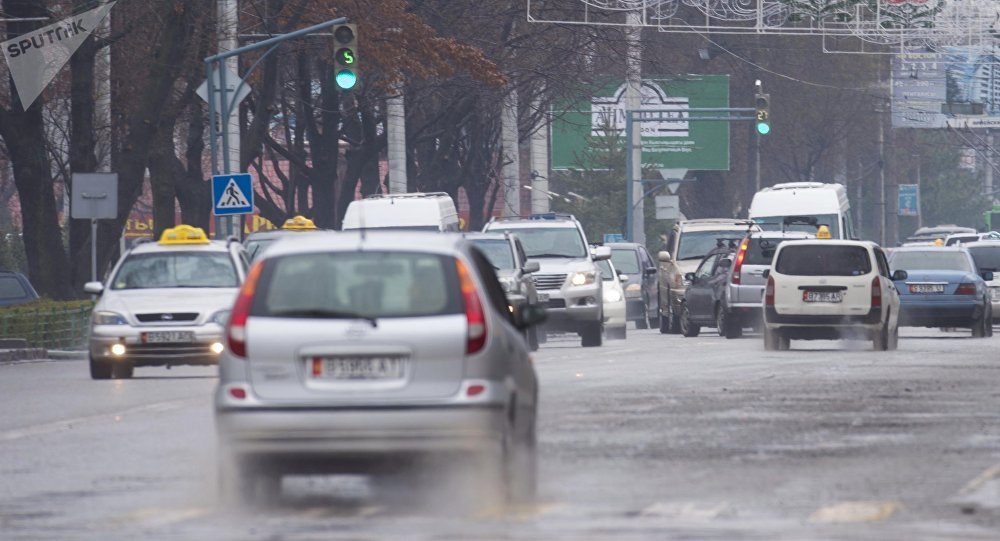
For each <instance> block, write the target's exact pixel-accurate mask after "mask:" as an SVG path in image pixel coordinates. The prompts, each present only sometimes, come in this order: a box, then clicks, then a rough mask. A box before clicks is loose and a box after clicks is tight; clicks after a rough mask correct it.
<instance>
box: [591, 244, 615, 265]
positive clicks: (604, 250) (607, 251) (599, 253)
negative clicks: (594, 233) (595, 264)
mask: <svg viewBox="0 0 1000 541" xmlns="http://www.w3.org/2000/svg"><path fill="white" fill-rule="evenodd" d="M590 254H591V256H592V257H593V258H594V261H604V260H606V259H611V248H610V247H608V246H597V247H594V248H591V249H590Z"/></svg>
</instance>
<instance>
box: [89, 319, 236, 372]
mask: <svg viewBox="0 0 1000 541" xmlns="http://www.w3.org/2000/svg"><path fill="white" fill-rule="evenodd" d="M167 332H169V333H178V334H177V335H175V336H174V337H169V338H171V340H168V341H163V342H160V341H156V338H159V337H164V336H165V335H162V334H158V333H167ZM151 337H152V338H151ZM224 337H225V331H224V329H223V328H222V326H221V325H219V324H216V323H208V324H205V325H185V326H170V327H166V326H144V327H133V326H130V325H94V326H92V327H91V329H90V348H89V349H90V356H91V358H92V359H94V360H96V361H112V362H128V363H131V364H132V365H134V366H166V365H183V364H189V365H213V364H218V362H219V353H221V351H222V349H221V348H222V347H224V344H225V341H224ZM178 338H180V340H177V339H178ZM115 344H121V345H122V346H124V348H125V351H124V353H122V354H119V355H116V354H115V353H114V352H113V351H112V348H113V346H115Z"/></svg>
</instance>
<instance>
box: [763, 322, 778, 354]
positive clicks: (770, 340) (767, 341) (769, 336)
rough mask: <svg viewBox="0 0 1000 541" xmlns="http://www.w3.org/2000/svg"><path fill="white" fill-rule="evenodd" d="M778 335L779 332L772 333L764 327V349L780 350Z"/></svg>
mask: <svg viewBox="0 0 1000 541" xmlns="http://www.w3.org/2000/svg"><path fill="white" fill-rule="evenodd" d="M778 333H779V332H778V331H772V330H771V329H769V328H767V327H766V326H765V327H764V349H765V350H766V351H777V350H778Z"/></svg>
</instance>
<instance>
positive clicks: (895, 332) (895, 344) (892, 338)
mask: <svg viewBox="0 0 1000 541" xmlns="http://www.w3.org/2000/svg"><path fill="white" fill-rule="evenodd" d="M897 348H899V325H898V324H897V325H896V326H895V327H893V329H892V334H890V335H889V349H890V350H896V349H897Z"/></svg>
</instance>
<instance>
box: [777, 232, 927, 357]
mask: <svg viewBox="0 0 1000 541" xmlns="http://www.w3.org/2000/svg"><path fill="white" fill-rule="evenodd" d="M829 237H830V233H829V231H827V230H826V229H825V228H820V230H819V231H818V232H817V234H816V239H815V240H788V241H785V242H783V243H782V244H781V245H780V246H778V250H777V252H776V253H775V255H774V262H773V265H772V267H771V269H770V270H768V271H765V274H766V275H767V285H766V286H765V289H764V348H765V349H768V350H784V349H788V348H789V342H790V340H793V339H794V340H836V339H841V338H858V339H866V340H871V341H872V343H873V344H874V348H875V349H876V350H887V349H895V348H896V345H897V342H898V340H899V311H900V308H899V307H900V301H899V294H898V293H897V292H896V287H895V285H894V283H893V281H894V280H896V281H898V280H905V279H906V277H907V275H906V271H902V270H900V271H896V272H895V273H894V274H892V275H890V274H889V263H888V260H887V258H886V255H885V252H884V251H883V250H882V248H881V247H879V246H878V245H877V244H874V243H872V242H867V241H853V240H834V239H831V238H829Z"/></svg>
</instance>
